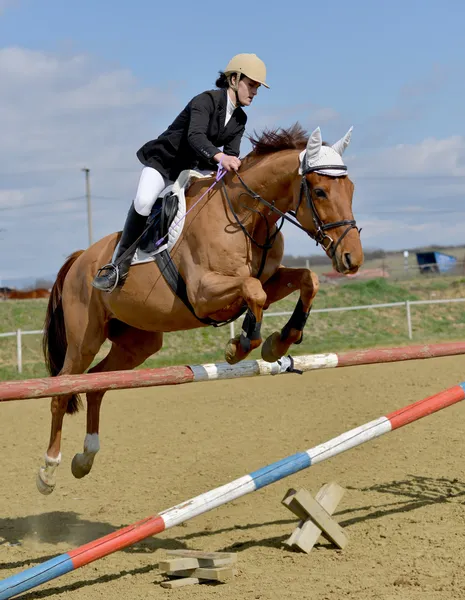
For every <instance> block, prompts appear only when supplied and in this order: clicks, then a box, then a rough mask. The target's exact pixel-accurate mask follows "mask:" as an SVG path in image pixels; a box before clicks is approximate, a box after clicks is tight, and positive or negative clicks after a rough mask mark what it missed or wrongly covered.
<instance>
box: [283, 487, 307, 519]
mask: <svg viewBox="0 0 465 600" xmlns="http://www.w3.org/2000/svg"><path fill="white" fill-rule="evenodd" d="M296 494H297V490H294V489H293V488H290V489H288V490H287V492H286V495H285V496H284V498H283V499H282V500H281V504H284V506H285V507H286V508H288V509H289V510H290V511H291V512H293V513H294V514H295V516H296V517H298V518H299V519H300V520H301V521H306V520H307V519H308V514H307V512H306V510H305V509H304V508H303V507H302V506H301V505H300V504H299V503H298V502H295V496H296Z"/></svg>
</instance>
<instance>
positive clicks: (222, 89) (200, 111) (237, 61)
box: [92, 54, 268, 292]
mask: <svg viewBox="0 0 465 600" xmlns="http://www.w3.org/2000/svg"><path fill="white" fill-rule="evenodd" d="M265 80H266V67H265V64H264V63H263V61H262V60H260V59H259V58H258V56H256V55H255V54H237V55H236V56H234V57H233V58H232V59H231V60H230V61H229V63H228V65H227V67H226V69H225V70H224V71H220V76H219V77H218V79H217V80H216V87H217V88H219V89H216V90H210V91H206V92H203V93H202V94H199V95H198V96H195V97H194V98H193V99H192V100H191V101H190V102H189V103H188V104H187V106H186V107H185V108H184V110H183V111H182V112H181V113H180V114H179V115H178V116H177V117H176V119H175V120H174V121H173V123H172V124H171V125H170V126H169V127H168V129H167V130H166V131H164V132H163V133H162V134H161V135H160V136H159V137H158V138H157V139H155V140H152V141H150V142H147V143H146V144H145V145H144V146H142V148H141V149H140V150H139V151H138V152H137V157H138V159H139V160H140V162H141V163H142V164H143V165H144V168H143V169H142V173H141V176H140V180H139V186H138V188H137V193H136V197H135V199H134V202H133V203H131V207H130V208H129V212H128V215H127V217H126V223H125V224H124V229H123V232H122V235H121V239H120V243H119V247H118V252H117V255H116V257H115V259H114V261H113V263H111V264H109V265H105V266H104V267H102V268H101V269H100V270H99V272H98V273H97V275H96V277H95V278H94V280H93V282H92V285H93V286H94V287H95V288H97V289H99V290H102V291H106V292H111V291H113V289H114V288H115V287H116V286H117V285H118V284H120V283H122V282H123V281H124V279H125V278H126V277H127V274H128V271H129V267H130V265H131V262H132V258H133V256H134V252H135V248H134V252H131V251H129V252H127V250H128V249H129V248H130V247H131V246H132V245H133V244H135V242H136V240H137V239H138V238H139V237H140V236H141V235H142V233H143V231H144V229H145V227H146V222H147V217H148V216H149V215H150V212H151V210H152V207H153V205H154V204H155V202H156V200H157V198H158V197H159V195H160V194H161V192H162V191H163V189H164V188H165V187H166V186H167V185H168V184H169V182H170V181H171V182H172V181H175V180H176V179H177V177H178V175H179V174H180V173H181V171H183V170H184V169H193V168H196V169H200V170H203V169H208V170H213V169H214V168H215V167H216V166H217V165H218V163H219V162H221V164H222V166H223V168H224V169H226V171H232V170H234V171H236V170H237V169H239V167H240V165H241V161H240V160H239V158H238V157H239V147H240V143H241V139H242V136H243V134H244V130H245V124H246V121H247V116H246V114H245V112H244V111H243V110H242V107H244V106H249V105H250V104H251V103H252V100H253V99H254V96H255V95H256V94H257V91H258V88H259V87H260V85H264V86H265V87H268V85H267V84H266V83H265ZM221 146H222V147H223V151H221V150H220V148H219V147H221ZM124 253H126V256H124V257H123V259H122V260H120V261H119V260H118V259H120V257H121V256H122V255H123V254H124ZM118 262H119V264H118Z"/></svg>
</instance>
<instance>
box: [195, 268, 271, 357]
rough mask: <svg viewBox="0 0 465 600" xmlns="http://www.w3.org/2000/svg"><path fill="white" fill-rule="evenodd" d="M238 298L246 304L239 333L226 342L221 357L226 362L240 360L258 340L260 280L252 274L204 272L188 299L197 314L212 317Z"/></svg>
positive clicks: (261, 303) (262, 294) (263, 298)
mask: <svg viewBox="0 0 465 600" xmlns="http://www.w3.org/2000/svg"><path fill="white" fill-rule="evenodd" d="M239 298H242V299H243V300H244V301H245V303H246V304H247V306H248V310H247V314H246V316H245V318H244V322H243V326H242V332H241V334H240V335H237V336H235V337H234V338H232V339H230V340H229V342H228V344H227V345H226V350H225V358H226V361H227V362H228V363H229V364H230V365H233V364H236V363H237V362H239V361H241V360H243V359H244V358H245V357H246V356H247V355H248V354H250V352H252V350H254V349H255V348H258V346H260V344H261V343H262V337H261V334H260V328H261V324H262V319H263V307H264V305H265V302H266V294H265V292H264V290H263V287H262V284H261V283H260V281H259V280H258V279H255V278H254V277H229V276H227V275H219V274H217V273H208V274H207V275H205V276H204V277H202V279H201V281H200V284H199V286H198V289H197V293H196V295H195V298H194V302H192V304H193V306H194V308H195V311H196V314H197V316H199V317H211V318H214V317H216V316H217V315H215V313H221V311H223V310H224V309H226V308H227V307H228V306H230V305H232V304H233V303H235V302H237V300H238V299H239Z"/></svg>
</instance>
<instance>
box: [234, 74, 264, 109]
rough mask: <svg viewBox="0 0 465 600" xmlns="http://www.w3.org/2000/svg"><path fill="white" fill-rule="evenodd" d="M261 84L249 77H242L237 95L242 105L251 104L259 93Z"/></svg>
mask: <svg viewBox="0 0 465 600" xmlns="http://www.w3.org/2000/svg"><path fill="white" fill-rule="evenodd" d="M259 87H260V84H259V83H258V82H257V81H254V80H253V79H249V78H248V77H242V78H241V80H240V81H239V86H238V88H237V95H238V96H239V102H240V103H241V104H242V106H250V104H251V103H252V100H253V99H254V98H255V96H256V95H257V93H258V88H259Z"/></svg>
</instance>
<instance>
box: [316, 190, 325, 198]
mask: <svg viewBox="0 0 465 600" xmlns="http://www.w3.org/2000/svg"><path fill="white" fill-rule="evenodd" d="M313 192H314V194H315V196H317V197H318V198H326V194H325V192H324V190H322V189H321V188H315V189H314V190H313Z"/></svg>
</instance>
